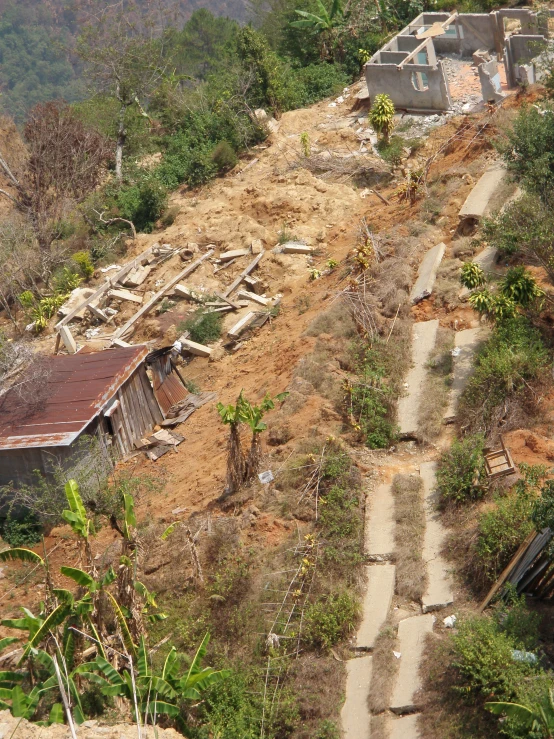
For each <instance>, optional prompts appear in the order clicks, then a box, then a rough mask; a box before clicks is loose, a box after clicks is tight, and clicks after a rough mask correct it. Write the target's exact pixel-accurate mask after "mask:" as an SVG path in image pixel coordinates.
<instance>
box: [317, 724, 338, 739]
mask: <svg viewBox="0 0 554 739" xmlns="http://www.w3.org/2000/svg"><path fill="white" fill-rule="evenodd" d="M314 739H340V731H339V728H338V726H337V725H336V723H335V722H334V721H329V720H327V719H325V720H324V721H322V722H321V723H320V725H319V726H318V728H317V731H316V733H315V734H314Z"/></svg>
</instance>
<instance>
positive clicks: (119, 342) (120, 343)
mask: <svg viewBox="0 0 554 739" xmlns="http://www.w3.org/2000/svg"><path fill="white" fill-rule="evenodd" d="M112 344H113V345H114V346H119V347H120V348H121V349H126V348H127V347H128V346H133V345H132V344H128V343H127V342H126V341H123V339H113V340H112Z"/></svg>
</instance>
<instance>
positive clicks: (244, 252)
mask: <svg viewBox="0 0 554 739" xmlns="http://www.w3.org/2000/svg"><path fill="white" fill-rule="evenodd" d="M248 254H250V249H232V250H231V251H225V252H223V254H220V255H219V261H220V262H230V261H231V259H239V257H246V256H248Z"/></svg>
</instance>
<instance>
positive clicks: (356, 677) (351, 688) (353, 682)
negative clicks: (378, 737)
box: [340, 655, 373, 739]
mask: <svg viewBox="0 0 554 739" xmlns="http://www.w3.org/2000/svg"><path fill="white" fill-rule="evenodd" d="M372 659H373V658H372V657H371V655H367V656H365V657H356V658H355V659H350V660H348V662H346V699H345V701H344V705H343V707H342V710H341V713H340V717H341V724H342V732H343V733H342V736H343V739H370V723H371V714H370V712H369V706H368V704H367V696H368V693H369V685H370V682H371V665H372Z"/></svg>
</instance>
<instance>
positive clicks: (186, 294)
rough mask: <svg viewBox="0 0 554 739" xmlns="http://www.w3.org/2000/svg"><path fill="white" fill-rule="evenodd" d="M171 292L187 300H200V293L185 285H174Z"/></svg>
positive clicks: (198, 301)
mask: <svg viewBox="0 0 554 739" xmlns="http://www.w3.org/2000/svg"><path fill="white" fill-rule="evenodd" d="M173 292H174V294H175V295H178V296H179V297H180V298H187V300H194V301H195V302H196V303H200V302H201V301H202V295H200V293H196V292H194V290H191V289H190V288H189V287H186V286H185V285H175V287H174V288H173Z"/></svg>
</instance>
